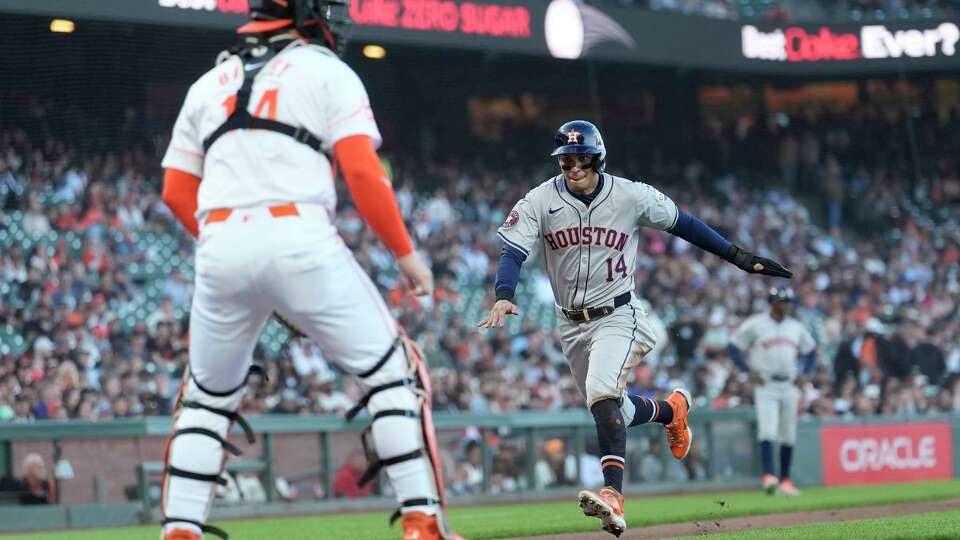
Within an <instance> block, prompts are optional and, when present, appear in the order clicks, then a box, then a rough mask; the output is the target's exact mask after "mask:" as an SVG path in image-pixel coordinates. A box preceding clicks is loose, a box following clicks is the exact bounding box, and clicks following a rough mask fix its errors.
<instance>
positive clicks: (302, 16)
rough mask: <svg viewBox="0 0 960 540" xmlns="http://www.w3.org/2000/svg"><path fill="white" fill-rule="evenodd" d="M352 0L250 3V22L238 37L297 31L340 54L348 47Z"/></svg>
mask: <svg viewBox="0 0 960 540" xmlns="http://www.w3.org/2000/svg"><path fill="white" fill-rule="evenodd" d="M349 5H350V0H250V19H252V20H251V21H250V22H248V23H247V24H245V25H243V26H241V27H240V28H238V29H237V33H238V34H262V33H264V32H272V31H274V30H281V29H283V28H287V27H290V28H296V29H297V30H298V31H300V32H301V33H302V34H305V35H306V37H308V38H323V44H324V45H326V46H327V47H330V49H331V50H333V51H335V52H336V53H337V54H342V53H343V51H344V50H345V49H346V47H347V39H348V38H349V32H350V26H351V21H350V15H349V13H348V12H347V8H348V6H349Z"/></svg>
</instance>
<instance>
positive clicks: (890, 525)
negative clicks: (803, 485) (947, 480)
mask: <svg viewBox="0 0 960 540" xmlns="http://www.w3.org/2000/svg"><path fill="white" fill-rule="evenodd" d="M957 537H960V511H952V512H932V513H929V514H914V515H911V516H897V517H890V518H881V519H865V520H863V521H843V522H840V523H819V524H813V525H802V526H800V527H789V528H786V529H764V530H755V531H743V532H740V533H729V534H712V535H710V536H709V538H710V540H806V539H809V538H816V539H817V540H847V539H849V538H870V539H871V540H918V539H919V540H955V539H956V538H957ZM701 538H703V536H685V537H684V538H682V539H679V540H699V539H701Z"/></svg>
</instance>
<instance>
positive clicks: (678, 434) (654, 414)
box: [615, 301, 693, 459]
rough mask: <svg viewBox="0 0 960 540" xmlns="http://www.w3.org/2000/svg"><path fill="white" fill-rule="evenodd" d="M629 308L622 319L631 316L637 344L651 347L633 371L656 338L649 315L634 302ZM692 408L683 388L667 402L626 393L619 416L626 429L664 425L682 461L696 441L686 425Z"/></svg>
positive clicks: (676, 390)
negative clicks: (648, 320) (644, 425)
mask: <svg viewBox="0 0 960 540" xmlns="http://www.w3.org/2000/svg"><path fill="white" fill-rule="evenodd" d="M630 307H631V308H632V309H630V310H629V311H628V312H627V311H625V312H624V313H623V316H624V317H626V316H627V315H629V316H630V317H632V319H633V321H634V328H635V332H634V333H633V336H634V337H635V339H636V340H637V341H638V342H640V343H642V344H644V347H643V348H644V349H646V347H647V345H649V347H650V348H649V349H646V351H645V352H644V353H643V354H642V355H641V356H640V357H639V358H633V359H630V361H629V362H628V363H629V367H633V366H635V365H636V364H637V363H639V362H640V359H641V358H642V357H643V355H645V354H646V353H647V352H649V350H651V349H652V348H653V346H654V345H655V340H656V338H655V334H654V333H653V331H652V329H651V328H650V327H649V324H648V322H647V314H646V312H645V311H644V310H643V309H642V308H641V307H640V306H639V303H638V302H636V301H634V302H633V303H631V305H630ZM615 315H616V314H615ZM628 370H629V368H625V370H624V372H623V373H622V376H624V377H625V376H626V375H627V372H628ZM623 386H624V387H625V386H626V385H625V384H624V385H623ZM692 405H693V400H692V399H691V397H690V393H689V392H687V391H686V390H684V389H681V388H677V389H675V390H674V391H673V392H671V393H670V395H669V396H667V399H653V398H647V397H644V396H638V395H632V394H630V393H628V392H624V394H623V397H622V398H621V399H620V412H621V414H623V419H624V422H625V423H626V425H627V427H633V426H639V425H642V424H648V423H658V424H663V426H664V427H665V428H666V433H667V440H668V442H669V443H670V451H671V453H672V454H673V457H675V458H677V459H683V458H684V457H686V456H687V454H688V453H689V452H690V445H691V443H692V441H693V439H692V437H693V434H692V432H691V431H690V427H689V425H688V424H687V415H688V414H689V412H690V408H691V407H692Z"/></svg>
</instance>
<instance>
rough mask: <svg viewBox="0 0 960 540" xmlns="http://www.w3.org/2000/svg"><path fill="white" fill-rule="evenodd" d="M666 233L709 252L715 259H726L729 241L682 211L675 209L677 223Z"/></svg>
mask: <svg viewBox="0 0 960 540" xmlns="http://www.w3.org/2000/svg"><path fill="white" fill-rule="evenodd" d="M667 232H668V233H670V234H672V235H674V236H677V237H679V238H683V239H684V240H686V241H687V242H690V243H691V244H693V245H695V246H697V247H698V248H700V249H702V250H704V251H709V252H710V253H713V254H714V255H716V256H717V257H726V253H727V251H728V250H729V249H730V241H729V240H727V239H726V238H724V237H723V236H721V235H720V233H718V232H717V231H715V230H714V229H713V228H712V227H710V226H709V225H707V224H706V223H704V222H702V221H700V220H699V219H698V218H696V217H695V216H692V215H690V214H688V213H686V212H684V211H683V210H680V209H679V208H678V209H677V222H676V223H674V224H673V227H671V228H669V229H667Z"/></svg>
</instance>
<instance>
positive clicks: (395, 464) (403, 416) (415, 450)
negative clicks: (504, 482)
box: [347, 334, 458, 539]
mask: <svg viewBox="0 0 960 540" xmlns="http://www.w3.org/2000/svg"><path fill="white" fill-rule="evenodd" d="M359 376H360V378H361V379H362V380H363V381H364V382H365V383H367V384H368V385H370V386H369V390H368V392H367V394H366V395H365V396H364V397H363V399H361V400H360V402H359V403H358V404H357V405H356V406H355V407H354V408H353V409H351V410H350V411H349V412H348V413H347V420H352V419H353V418H354V417H355V416H356V415H357V413H359V412H360V410H361V409H363V408H364V407H366V409H367V412H368V413H369V414H370V415H371V416H372V417H373V421H372V422H371V424H370V426H369V427H368V428H367V429H366V430H365V431H364V432H363V436H362V441H363V447H364V451H365V452H366V454H367V459H368V460H369V461H370V465H369V467H368V468H367V470H366V472H365V473H364V474H363V476H362V477H361V478H360V480H359V481H358V484H359V485H364V484H366V483H367V482H369V481H371V480H373V479H374V478H376V476H377V473H378V472H379V471H380V469H386V472H387V477H388V478H389V480H390V484H391V486H392V487H393V490H394V492H395V493H396V495H397V499H398V500H399V502H400V508H398V509H397V511H396V512H394V513H393V515H392V516H391V517H390V523H391V524H393V523H394V522H395V521H396V520H397V519H398V518H399V517H400V516H401V514H402V513H403V512H407V511H418V512H424V513H427V514H434V513H436V516H437V524H438V528H439V530H440V534H441V535H442V536H443V537H444V538H450V539H453V538H458V537H457V536H456V535H455V534H453V533H452V532H450V531H449V529H448V527H447V525H446V518H445V513H446V493H445V492H444V487H443V476H442V474H441V468H440V455H439V451H438V446H437V441H436V434H435V432H434V428H433V419H432V417H431V414H430V407H431V389H430V378H429V376H428V375H427V370H426V365H425V364H424V363H423V355H422V353H421V352H420V349H419V348H418V347H417V344H416V343H415V342H413V340H411V339H409V338H407V337H406V336H405V335H402V334H401V336H399V337H398V338H397V339H396V340H395V341H394V343H393V345H392V346H391V347H390V349H389V350H388V351H387V353H386V354H385V355H384V356H383V357H382V358H381V359H380V361H379V362H378V363H377V365H375V366H374V367H373V368H372V369H370V370H368V371H366V372H364V373H361V374H360V375H359ZM380 381H388V382H384V383H382V384H377V383H379V382H380Z"/></svg>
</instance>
